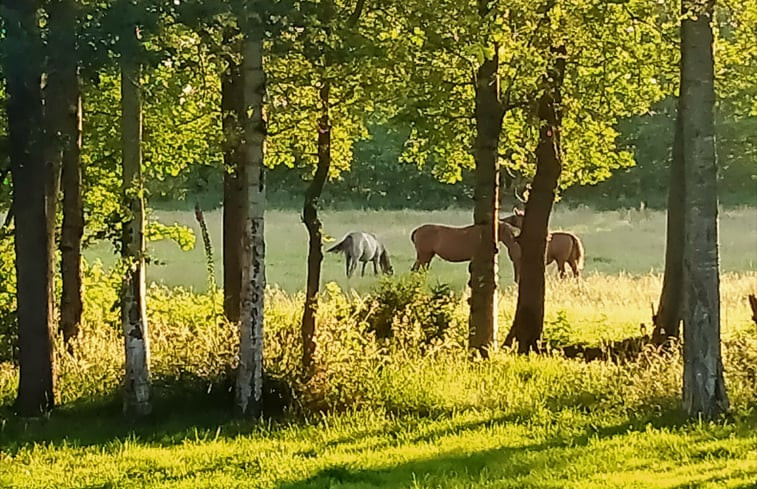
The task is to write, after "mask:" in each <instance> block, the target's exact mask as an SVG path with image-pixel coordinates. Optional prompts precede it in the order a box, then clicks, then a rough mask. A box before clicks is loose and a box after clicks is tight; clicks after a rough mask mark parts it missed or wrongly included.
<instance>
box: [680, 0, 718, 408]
mask: <svg viewBox="0 0 757 489" xmlns="http://www.w3.org/2000/svg"><path fill="white" fill-rule="evenodd" d="M713 9H714V1H713V0H683V17H682V20H681V95H680V97H681V100H680V109H681V122H682V133H683V159H684V165H685V168H684V173H685V184H684V188H685V189H686V200H685V202H686V206H685V208H686V221H685V225H684V226H685V236H686V238H685V247H684V290H685V292H684V294H685V296H684V297H685V308H684V342H683V361H684V363H683V406H684V409H685V410H686V412H687V413H688V414H689V415H691V416H703V417H704V418H707V419H712V418H715V417H717V416H718V415H720V414H722V413H724V412H725V411H727V410H728V396H727V394H726V389H725V380H724V379H723V362H722V358H721V352H720V277H719V263H718V198H717V162H716V158H715V127H714V106H715V69H714V55H713V34H712V21H713Z"/></svg>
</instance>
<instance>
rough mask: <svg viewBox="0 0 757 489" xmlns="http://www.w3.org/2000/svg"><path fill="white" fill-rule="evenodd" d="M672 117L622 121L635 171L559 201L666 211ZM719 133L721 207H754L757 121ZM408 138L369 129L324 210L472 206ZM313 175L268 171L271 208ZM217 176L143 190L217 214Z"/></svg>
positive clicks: (505, 200) (729, 117)
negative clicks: (418, 156)
mask: <svg viewBox="0 0 757 489" xmlns="http://www.w3.org/2000/svg"><path fill="white" fill-rule="evenodd" d="M675 116H676V107H675V99H674V98H672V97H671V98H668V99H666V100H664V101H662V102H660V103H659V104H656V105H655V106H654V107H653V108H652V109H651V110H650V111H649V113H648V114H645V115H642V116H634V117H629V118H627V119H624V120H621V121H620V122H619V123H618V131H619V136H618V147H620V148H624V149H628V150H630V151H633V155H634V163H635V164H634V166H631V167H628V168H623V169H618V170H616V171H615V172H614V173H613V175H612V177H610V178H609V179H607V180H605V181H602V182H599V183H597V184H594V185H575V186H572V187H570V188H567V189H564V190H563V191H562V195H561V198H562V202H563V203H565V204H568V205H581V204H583V205H588V206H590V207H593V208H595V209H598V210H612V209H618V208H635V207H639V205H641V204H642V203H643V205H644V206H646V207H648V208H652V209H665V207H666V205H667V203H666V199H667V191H668V183H669V181H668V180H667V179H664V178H660V174H661V172H662V174H667V172H668V171H669V169H670V161H671V155H672V142H673V129H674V125H675ZM717 131H718V138H717V156H718V168H719V173H718V192H719V199H720V203H721V204H722V205H725V206H742V205H746V206H757V141H754V140H750V139H749V138H744V137H743V135H744V134H757V117H743V118H739V117H737V116H736V115H735V114H723V113H722V112H721V113H719V114H718V121H717ZM408 135H409V131H408V130H402V129H392V128H389V127H387V126H385V125H380V124H376V125H372V126H370V127H369V138H368V139H365V140H362V141H358V142H357V143H355V145H354V148H353V162H352V164H351V165H350V169H349V170H348V171H343V172H339V173H334V174H332V175H331V180H330V181H329V182H328V185H326V187H325V188H324V191H323V195H322V196H321V203H322V205H324V206H326V207H330V208H337V209H344V208H347V209H420V210H431V209H441V208H445V207H468V206H470V203H471V199H472V198H473V173H472V171H471V170H470V169H465V168H464V169H462V170H461V180H460V181H459V182H457V183H446V182H444V181H442V180H441V179H440V178H439V176H438V175H436V174H435V173H434V168H435V167H436V165H433V164H429V165H423V166H421V167H418V166H416V165H414V164H412V163H401V162H400V161H399V160H400V156H401V154H402V151H403V145H404V144H405V141H406V139H407V137H408ZM504 173H505V172H503V174H504ZM312 175H313V172H312V168H311V166H310V165H309V164H302V165H294V167H293V168H290V167H288V166H278V167H276V168H273V169H270V170H269V171H268V195H267V198H268V202H269V205H270V206H271V207H274V208H283V209H299V208H300V206H301V204H302V194H303V193H304V190H305V188H306V187H307V185H308V182H309V181H310V180H311V179H312ZM513 176H514V177H515V178H516V179H517V177H518V176H517V175H513ZM508 177H509V178H512V176H510V175H506V176H505V179H507V178H508ZM222 179H223V169H222V168H220V167H218V166H217V165H196V166H192V167H190V168H189V169H188V171H186V172H183V173H182V174H180V175H177V176H176V177H169V178H166V179H164V180H155V181H151V182H148V183H147V187H148V190H149V192H150V194H151V196H152V203H153V205H155V206H157V207H177V206H178V207H179V208H185V207H186V208H187V209H188V208H190V207H191V206H192V205H194V202H195V200H199V201H200V202H201V203H202V206H203V208H204V209H214V208H217V207H220V206H221V203H222V200H223V195H222V188H223V187H222V185H221V182H222ZM507 185H508V182H507V181H503V182H502V186H503V187H507ZM520 191H522V189H520V188H518V186H517V183H515V182H513V183H512V184H511V187H510V188H503V190H502V191H501V200H502V206H503V208H504V209H507V208H509V207H511V206H512V205H514V204H518V203H519V202H518V200H517V197H516V196H515V194H516V192H520ZM177 195H179V196H180V200H179V201H177V200H176V196H177ZM508 206H509V207H508Z"/></svg>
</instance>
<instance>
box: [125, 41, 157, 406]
mask: <svg viewBox="0 0 757 489" xmlns="http://www.w3.org/2000/svg"><path fill="white" fill-rule="evenodd" d="M130 58H131V57H130V56H129V55H124V58H123V59H122V61H121V110H122V123H121V124H122V125H121V138H122V141H121V142H122V145H123V201H124V211H125V213H126V214H127V216H126V219H125V220H124V223H123V242H122V249H121V253H122V257H123V261H124V265H125V267H126V269H125V276H124V281H123V288H122V290H121V322H122V324H123V330H124V345H125V349H126V379H125V392H124V412H125V413H126V414H127V415H136V416H144V415H147V414H149V413H150V411H151V410H152V406H151V399H150V397H151V396H150V341H149V335H148V328H147V312H146V308H145V258H144V254H145V236H144V218H145V215H144V200H143V199H144V198H143V191H142V102H141V94H140V71H141V70H140V65H139V63H138V62H137V61H135V60H134V59H130Z"/></svg>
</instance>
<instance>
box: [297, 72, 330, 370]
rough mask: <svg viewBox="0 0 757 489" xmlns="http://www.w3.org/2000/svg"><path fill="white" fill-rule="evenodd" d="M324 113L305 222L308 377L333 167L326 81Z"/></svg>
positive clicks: (304, 322) (304, 348)
mask: <svg viewBox="0 0 757 489" xmlns="http://www.w3.org/2000/svg"><path fill="white" fill-rule="evenodd" d="M319 97H320V100H321V104H322V110H323V112H322V114H321V117H320V118H319V119H318V136H317V139H318V166H317V168H316V170H315V175H313V180H312V181H311V182H310V186H309V187H308V189H307V192H306V193H305V204H304V206H303V209H302V221H303V222H304V223H305V227H306V228H307V230H308V258H307V266H308V271H307V283H306V287H305V308H304V310H303V312H302V368H303V372H304V373H305V375H306V376H307V377H310V376H311V375H312V369H313V357H314V355H315V316H316V312H317V310H318V290H319V288H320V284H321V262H323V244H322V240H323V224H322V223H321V220H320V219H318V207H317V206H318V199H319V198H320V196H321V192H322V191H323V186H324V184H325V183H326V178H327V177H328V176H329V168H330V167H331V121H330V119H329V82H328V81H324V82H323V86H322V87H321V89H320V91H319Z"/></svg>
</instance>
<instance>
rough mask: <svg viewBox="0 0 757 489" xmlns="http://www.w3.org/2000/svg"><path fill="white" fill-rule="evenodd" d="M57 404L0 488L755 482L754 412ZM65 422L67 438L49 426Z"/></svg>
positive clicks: (4, 465)
mask: <svg viewBox="0 0 757 489" xmlns="http://www.w3.org/2000/svg"><path fill="white" fill-rule="evenodd" d="M162 416H163V419H162V422H161V423H159V424H158V425H157V426H155V425H151V426H146V427H137V428H129V427H128V426H127V427H124V426H123V424H124V423H123V422H122V421H121V420H120V419H119V418H118V416H117V415H110V416H104V417H101V418H99V419H90V420H87V421H86V422H83V420H82V419H80V418H79V417H78V416H77V415H75V414H63V415H59V416H58V418H57V419H54V420H52V421H50V422H48V424H47V425H46V426H29V427H27V428H26V429H25V430H24V432H23V434H22V435H20V438H21V439H22V440H24V443H18V442H16V443H14V444H11V445H8V444H7V442H3V443H2V445H1V446H2V449H3V451H2V454H0V487H4V488H9V489H10V488H19V489H21V488H24V489H33V488H47V487H56V488H111V487H112V488H143V487H150V488H225V487H249V488H266V489H268V488H270V489H305V488H308V489H320V488H345V489H347V488H355V489H358V488H360V489H363V488H376V487H386V488H429V489H430V488H445V489H446V488H449V489H453V488H454V489H458V488H459V489H462V488H475V487H491V488H495V487H496V488H513V489H515V488H576V489H579V488H580V489H584V488H607V487H614V488H645V489H646V488H660V489H662V488H666V489H674V488H689V487H696V488H712V489H715V488H734V489H736V488H752V487H755V484H757V431H755V430H754V427H755V426H756V423H755V419H754V418H751V419H742V420H738V421H734V422H729V423H717V424H698V423H692V424H683V423H681V422H680V421H678V420H677V418H676V417H675V416H668V417H662V418H657V419H653V420H643V419H639V420H631V421H629V420H628V419H623V418H618V417H607V416H605V417H603V416H598V415H596V414H586V413H581V412H578V411H576V410H570V409H565V410H563V411H560V412H558V413H550V412H544V413H542V414H540V415H538V416H534V417H532V418H529V419H519V418H518V417H517V416H516V417H513V416H508V415H506V414H503V413H501V412H487V413H477V412H472V411H470V412H463V413H453V414H449V415H439V416H436V417H420V416H409V415H407V416H392V415H389V414H387V413H381V412H375V411H361V412H354V413H347V414H342V415H337V416H325V417H323V418H321V419H320V420H315V421H313V422H312V423H311V424H309V425H305V426H303V425H299V424H298V425H295V424H286V425H269V426H263V427H259V426H256V427H250V426H249V425H247V424H239V423H238V422H233V421H230V420H228V418H225V416H224V415H223V414H220V413H218V412H213V411H210V412H205V414H204V416H199V415H198V414H197V413H195V414H194V415H187V414H186V413H184V412H182V411H181V410H179V411H178V413H176V412H174V413H173V414H171V413H169V412H168V411H165V412H164V413H162ZM56 431H57V432H58V433H61V432H62V433H65V437H61V436H60V435H58V436H55V435H53V437H52V438H48V436H49V433H51V432H53V433H54V432H56Z"/></svg>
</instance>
